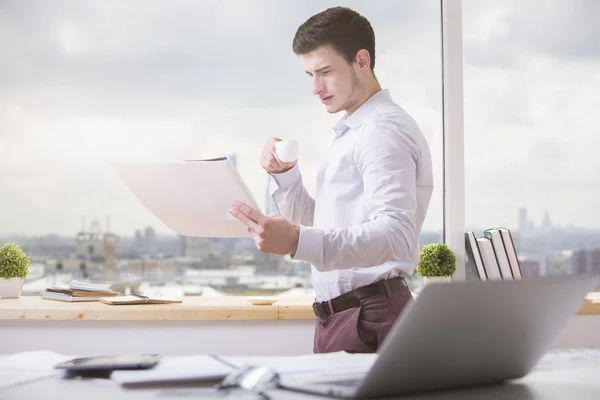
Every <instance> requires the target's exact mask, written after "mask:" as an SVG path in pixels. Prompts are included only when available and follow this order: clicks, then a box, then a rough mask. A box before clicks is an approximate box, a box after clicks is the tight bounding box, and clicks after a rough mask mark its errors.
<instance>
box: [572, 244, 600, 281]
mask: <svg viewBox="0 0 600 400" xmlns="http://www.w3.org/2000/svg"><path fill="white" fill-rule="evenodd" d="M571 265H572V266H573V273H574V274H575V275H600V249H595V250H578V251H574V252H573V256H572V258H571Z"/></svg>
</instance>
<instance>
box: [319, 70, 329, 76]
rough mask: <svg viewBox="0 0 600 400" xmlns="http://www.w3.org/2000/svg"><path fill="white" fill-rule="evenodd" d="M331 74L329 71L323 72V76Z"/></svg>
mask: <svg viewBox="0 0 600 400" xmlns="http://www.w3.org/2000/svg"><path fill="white" fill-rule="evenodd" d="M330 73H331V71H329V70H327V71H323V72H321V75H325V76H327V75H329V74H330Z"/></svg>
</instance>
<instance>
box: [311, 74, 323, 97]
mask: <svg viewBox="0 0 600 400" xmlns="http://www.w3.org/2000/svg"><path fill="white" fill-rule="evenodd" d="M322 91H323V84H322V82H321V80H320V79H319V78H315V79H313V88H312V94H314V95H318V94H319V93H321V92H322Z"/></svg>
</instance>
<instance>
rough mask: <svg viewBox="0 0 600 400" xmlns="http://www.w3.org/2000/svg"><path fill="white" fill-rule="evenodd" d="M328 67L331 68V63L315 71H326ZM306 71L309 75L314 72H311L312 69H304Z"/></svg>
mask: <svg viewBox="0 0 600 400" xmlns="http://www.w3.org/2000/svg"><path fill="white" fill-rule="evenodd" d="M326 69H331V65H326V66H324V67H321V68H318V69H315V72H323V71H325V70H326ZM304 72H306V73H307V74H308V75H312V73H311V72H310V71H304Z"/></svg>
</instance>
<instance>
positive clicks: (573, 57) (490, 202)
mask: <svg viewBox="0 0 600 400" xmlns="http://www.w3.org/2000/svg"><path fill="white" fill-rule="evenodd" d="M463 10H464V17H463V27H464V30H463V35H464V85H465V91H464V94H465V164H466V165H465V170H466V210H465V211H466V224H467V229H469V230H474V231H476V232H479V234H481V230H483V229H487V228H491V227H496V226H500V225H502V226H504V227H507V228H510V229H511V230H512V231H513V233H514V236H515V239H516V247H517V251H518V254H519V257H520V260H521V268H522V270H523V274H524V275H525V276H539V275H561V274H584V273H595V274H599V273H600V257H599V255H600V250H599V249H600V231H599V230H598V226H599V225H600V214H599V213H598V212H596V207H597V204H598V203H599V201H600V192H599V191H598V187H600V180H599V178H598V174H597V172H596V171H597V170H598V167H600V164H599V161H598V160H599V159H598V157H597V154H596V149H597V148H598V147H599V144H600V142H599V140H600V139H598V134H597V133H598V128H597V127H598V122H599V119H598V116H597V115H598V112H597V110H598V107H600V96H599V95H598V93H600V74H598V71H600V51H599V49H600V40H599V39H598V38H599V37H600V36H599V33H600V30H599V29H598V24H597V23H596V21H595V17H596V16H597V15H598V12H600V6H599V5H598V4H597V3H595V2H586V1H573V2H558V1H551V2H546V3H545V5H544V7H539V5H537V4H535V5H534V4H525V3H524V2H517V1H510V2H501V3H500V2H491V1H483V2H481V1H475V0H465V1H464V2H463ZM467 271H469V268H467Z"/></svg>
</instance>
